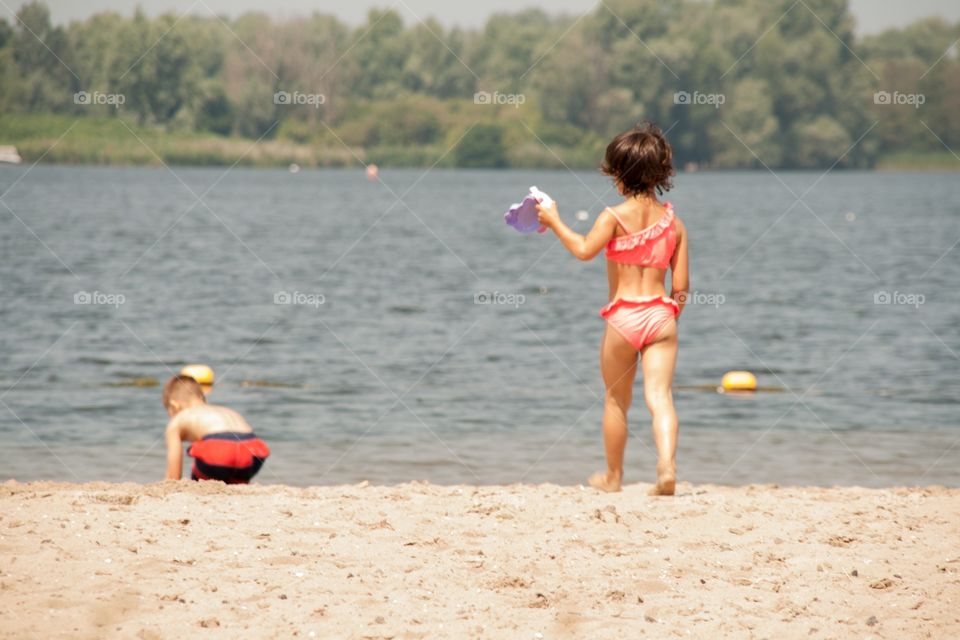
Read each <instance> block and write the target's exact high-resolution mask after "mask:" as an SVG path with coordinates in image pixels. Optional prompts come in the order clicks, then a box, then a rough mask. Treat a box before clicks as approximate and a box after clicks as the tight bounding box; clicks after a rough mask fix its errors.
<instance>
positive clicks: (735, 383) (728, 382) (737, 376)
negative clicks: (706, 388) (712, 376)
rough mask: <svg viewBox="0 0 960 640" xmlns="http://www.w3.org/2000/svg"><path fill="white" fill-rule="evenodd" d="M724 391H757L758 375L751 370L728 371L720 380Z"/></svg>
mask: <svg viewBox="0 0 960 640" xmlns="http://www.w3.org/2000/svg"><path fill="white" fill-rule="evenodd" d="M720 388H722V389H723V390H724V391H756V390H757V377H756V376H755V375H753V374H752V373H750V372H749V371H727V372H726V373H725V374H723V380H721V381H720Z"/></svg>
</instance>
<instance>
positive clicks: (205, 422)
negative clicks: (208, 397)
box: [167, 404, 253, 442]
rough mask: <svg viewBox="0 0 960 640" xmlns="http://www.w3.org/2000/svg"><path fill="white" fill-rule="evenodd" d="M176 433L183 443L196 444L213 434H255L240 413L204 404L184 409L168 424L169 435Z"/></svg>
mask: <svg viewBox="0 0 960 640" xmlns="http://www.w3.org/2000/svg"><path fill="white" fill-rule="evenodd" d="M171 431H174V432H176V433H177V434H178V435H179V437H180V440H181V441H187V442H196V441H197V440H202V439H203V437H204V436H208V435H210V434H211V433H253V428H252V427H251V426H250V425H249V424H248V423H247V421H246V420H244V419H243V416H241V415H240V414H239V413H237V412H236V411H234V410H233V409H228V408H227V407H220V406H217V405H214V404H203V405H199V406H195V407H190V408H189V409H184V410H183V411H181V412H180V413H178V414H177V415H175V416H174V417H173V418H171V419H170V422H169V423H168V424H167V433H168V434H170V432H171Z"/></svg>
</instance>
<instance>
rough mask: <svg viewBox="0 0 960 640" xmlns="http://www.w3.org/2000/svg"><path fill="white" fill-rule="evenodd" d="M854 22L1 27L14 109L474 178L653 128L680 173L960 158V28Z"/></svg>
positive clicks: (668, 9) (383, 15)
mask: <svg viewBox="0 0 960 640" xmlns="http://www.w3.org/2000/svg"><path fill="white" fill-rule="evenodd" d="M878 10H879V9H878ZM853 27H854V21H853V17H852V16H851V14H850V11H849V9H848V6H847V2H846V1H845V0H804V2H800V3H795V2H793V0H714V1H712V2H705V1H703V0H673V1H669V2H665V1H661V0H605V1H604V3H602V4H598V6H597V7H596V8H595V9H594V10H593V11H591V12H590V13H589V14H588V15H586V16H583V17H580V16H553V15H549V14H547V13H544V12H541V11H525V12H522V13H517V14H512V15H505V14H501V15H494V16H493V17H491V18H490V19H489V20H488V21H487V23H486V25H485V26H484V27H483V28H482V29H479V30H464V29H459V28H445V27H443V26H442V25H441V24H439V23H438V22H436V21H434V20H432V19H426V20H425V21H422V22H421V21H419V20H415V19H413V18H412V17H411V18H409V19H408V20H407V21H406V23H405V21H404V18H403V17H402V16H401V14H400V13H397V12H395V11H380V10H375V11H371V12H370V14H369V16H368V18H367V22H366V23H365V24H363V25H361V26H359V27H356V28H353V27H350V26H348V25H346V24H345V23H343V22H341V21H340V20H338V19H337V18H336V17H334V16H331V15H324V14H320V13H315V14H313V15H311V16H309V17H303V18H298V19H292V20H287V21H283V22H278V21H276V20H273V19H271V18H270V17H269V16H268V15H267V14H265V13H247V14H244V15H242V16H240V17H238V18H236V19H229V18H225V17H217V16H213V15H186V16H178V15H175V14H165V15H161V16H158V17H155V18H149V17H147V16H146V15H145V14H144V13H143V12H142V11H140V10H137V11H136V12H134V13H133V15H132V16H121V15H119V14H117V13H109V12H108V13H100V14H97V15H94V16H91V17H89V18H87V19H86V20H83V21H75V22H72V23H70V24H69V25H68V26H66V27H60V26H54V25H53V24H52V22H51V18H50V12H49V10H48V8H47V7H46V6H45V5H44V4H43V3H42V2H37V1H34V2H31V3H29V4H26V5H24V6H23V7H22V8H21V9H20V10H19V12H18V14H17V19H16V21H15V22H14V23H13V24H10V23H8V22H6V21H2V20H0V113H14V112H24V113H54V114H72V115H77V116H97V117H119V118H123V119H125V120H126V121H127V122H129V123H131V125H133V126H139V127H151V128H158V129H160V130H163V131H169V132H174V131H189V132H210V133H214V134H218V135H222V136H243V137H246V138H251V139H261V138H266V139H271V140H289V141H291V142H295V143H300V144H307V145H314V146H317V147H329V148H335V147H339V149H340V150H341V151H342V150H343V146H347V147H349V148H351V149H357V150H358V153H364V154H366V155H367V157H377V158H380V159H382V161H383V162H387V163H389V162H394V163H396V164H428V165H429V164H431V163H432V162H434V161H436V159H437V158H438V157H439V155H440V154H443V153H447V152H449V154H450V157H451V158H453V159H454V160H455V162H456V164H460V165H464V166H507V165H510V166H541V165H544V164H547V165H549V164H556V163H557V162H562V163H564V164H567V163H569V164H571V165H583V164H587V163H592V164H595V163H596V160H597V154H598V153H599V152H600V151H601V150H602V148H603V145H604V143H605V141H606V140H607V139H609V137H611V136H612V135H613V134H614V133H616V132H617V131H620V130H622V129H624V128H625V127H628V126H630V125H631V124H633V123H634V122H637V121H639V120H646V119H649V120H652V121H655V122H657V123H659V124H660V125H661V126H662V127H663V128H664V129H668V128H669V130H670V134H669V135H670V138H671V140H672V142H673V143H674V146H675V151H676V158H677V161H678V162H679V163H688V162H695V163H699V164H700V165H702V166H711V167H719V168H740V167H759V166H762V165H768V166H770V167H795V168H806V167H829V166H831V165H833V164H834V163H837V164H838V166H846V167H869V166H872V165H873V164H875V163H876V161H877V159H878V158H880V157H882V156H884V155H885V154H891V153H930V152H940V153H943V152H944V150H945V149H946V148H951V147H952V148H954V149H958V150H960V119H958V118H957V114H958V113H960V60H958V55H957V50H958V49H960V46H957V45H956V44H955V43H956V41H957V40H958V38H960V23H958V24H955V25H951V24H948V23H947V22H945V21H943V20H939V19H930V20H924V21H920V22H917V23H914V24H911V25H905V26H903V27H902V28H899V29H894V30H889V31H887V32H884V33H882V34H879V35H876V36H871V37H867V38H857V37H855V36H854V30H853ZM952 45H954V46H952ZM78 95H79V96H81V97H80V98H78V97H77V96H78ZM84 95H86V96H87V97H86V98H83V97H82V96H84ZM110 96H122V103H120V104H118V103H117V102H118V99H117V98H116V97H114V99H113V101H112V102H111V100H110ZM2 117H3V116H0V118H2ZM0 142H3V141H2V140H0Z"/></svg>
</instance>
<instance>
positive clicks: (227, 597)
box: [0, 482, 960, 639]
mask: <svg viewBox="0 0 960 640" xmlns="http://www.w3.org/2000/svg"><path fill="white" fill-rule="evenodd" d="M649 488H650V485H648V484H646V485H645V484H639V485H630V486H628V487H626V489H625V491H624V492H623V493H620V494H614V495H604V494H599V493H596V492H594V491H592V490H589V489H583V488H579V487H559V486H555V485H540V486H530V485H512V486H481V487H473V486H438V485H429V484H416V483H414V484H404V485H396V486H368V485H352V486H331V487H315V488H307V489H299V488H290V487H283V486H250V487H225V486H223V485H220V484H219V483H202V484H198V483H190V482H180V483H162V484H152V485H135V484H106V483H95V484H83V485H79V484H62V483H32V484H17V483H14V482H8V483H6V484H3V485H0V620H2V621H3V622H2V624H0V637H2V638H34V637H43V638H68V637H69V638H102V637H123V638H143V639H148V638H149V639H152V638H166V637H202V638H236V637H284V638H286V637H299V638H511V639H512V638H530V639H535V638H591V639H593V638H623V637H631V638H636V637H649V638H670V637H679V638H688V637H694V638H751V637H756V638H848V637H858V638H898V639H900V638H948V637H958V636H960V489H946V488H943V487H926V488H894V489H886V490H873V489H861V488H829V489H824V488H799V487H789V488H787V487H776V486H745V487H723V486H713V485H690V484H686V483H680V484H679V485H678V495H677V496H675V497H673V498H651V497H648V496H647V495H646V492H647V490H648V489H649Z"/></svg>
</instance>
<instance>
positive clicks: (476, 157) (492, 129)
mask: <svg viewBox="0 0 960 640" xmlns="http://www.w3.org/2000/svg"><path fill="white" fill-rule="evenodd" d="M454 158H455V162H456V165H457V166H458V167H485V168H500V167H505V166H506V165H507V150H506V147H505V146H504V143H503V129H502V128H501V127H500V126H499V125H497V124H492V123H480V124H478V125H476V126H475V127H473V128H472V129H470V131H468V132H467V134H466V135H465V136H463V139H461V140H460V144H458V145H457V148H456V150H455V151H454Z"/></svg>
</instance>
